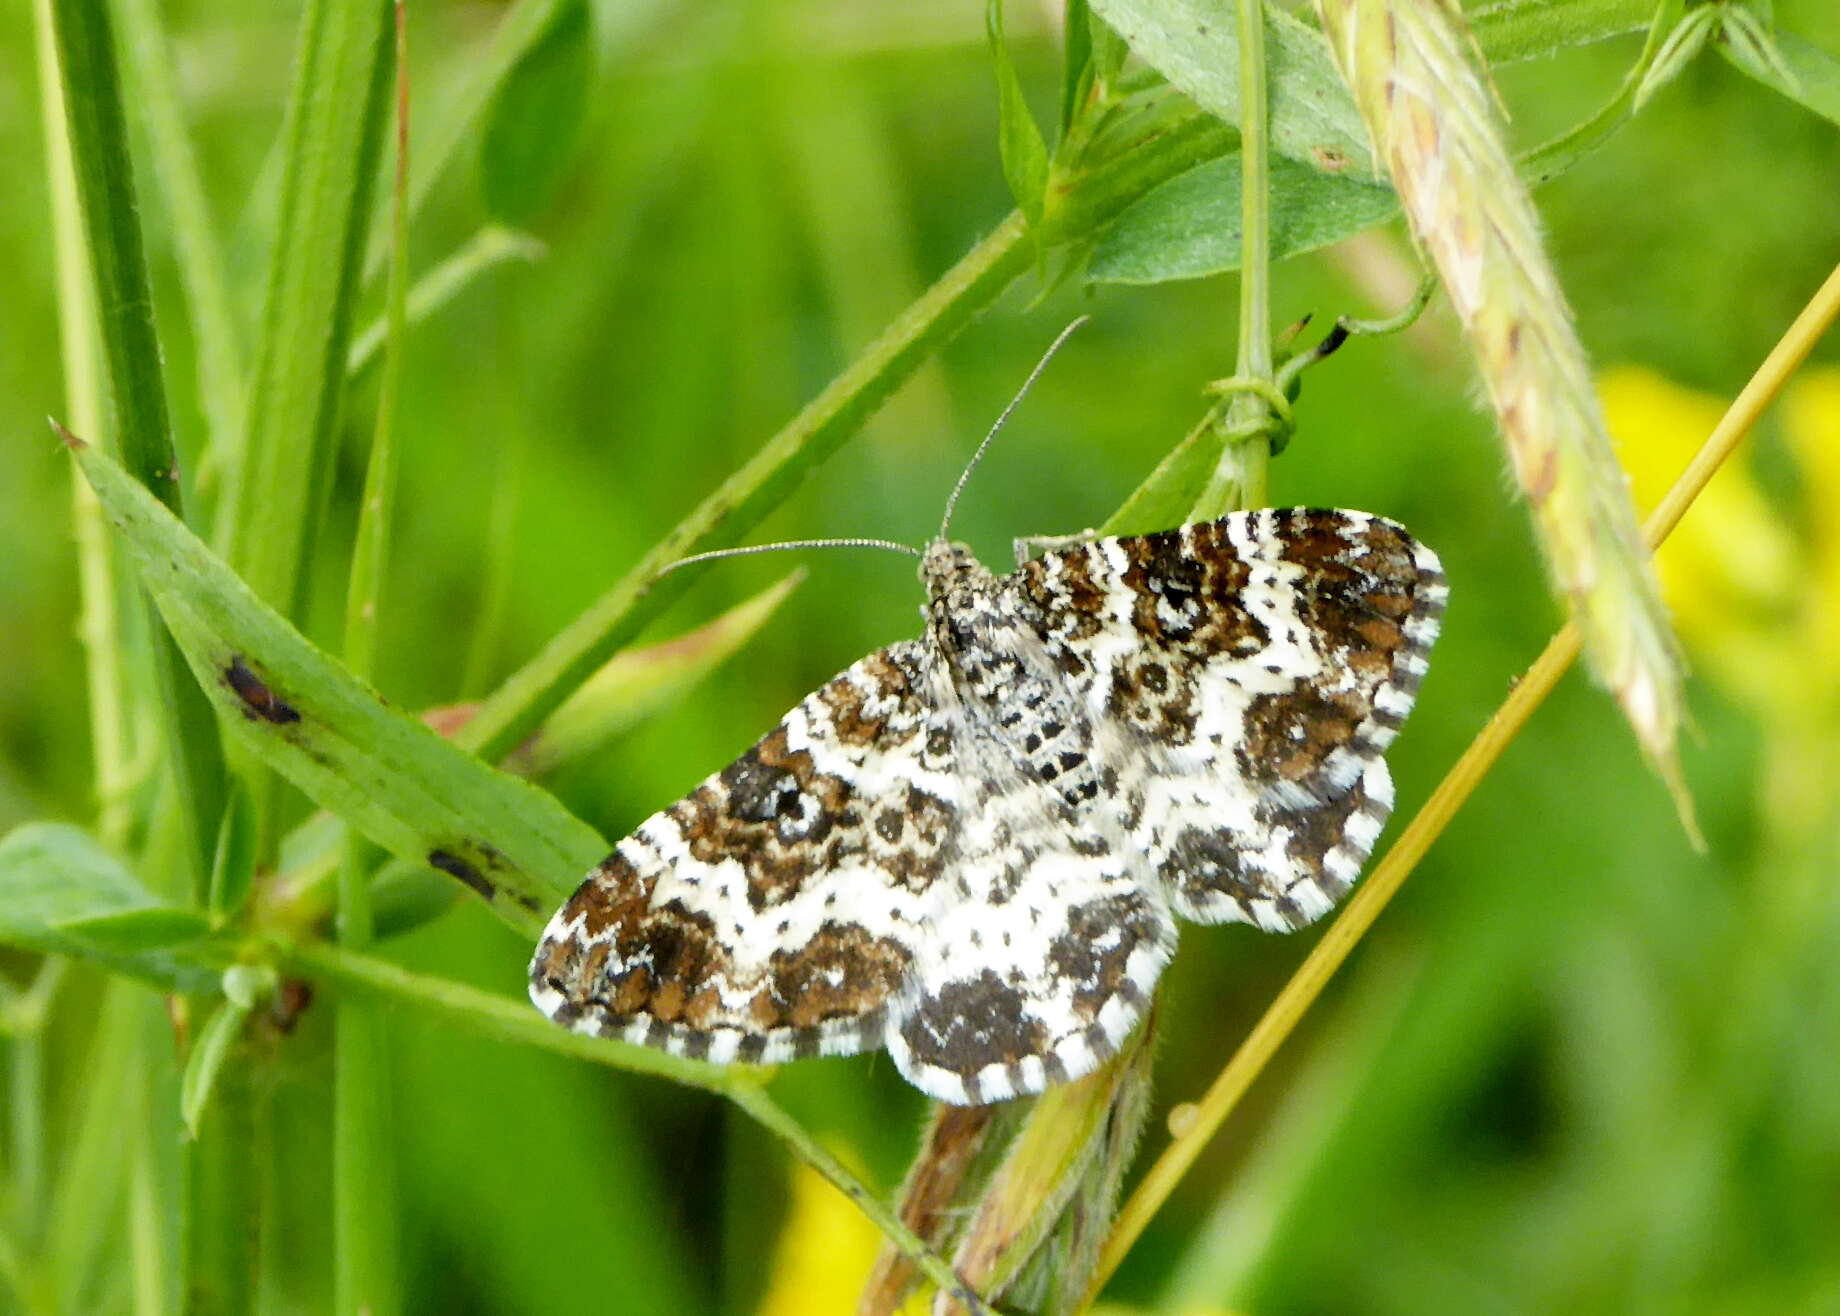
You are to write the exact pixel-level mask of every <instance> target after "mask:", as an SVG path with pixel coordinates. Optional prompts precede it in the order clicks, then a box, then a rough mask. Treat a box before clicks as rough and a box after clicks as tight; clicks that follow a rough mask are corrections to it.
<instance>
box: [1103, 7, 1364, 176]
mask: <svg viewBox="0 0 1840 1316" xmlns="http://www.w3.org/2000/svg"><path fill="white" fill-rule="evenodd" d="M1092 6H1093V10H1094V12H1096V13H1097V14H1098V15H1099V16H1100V17H1101V18H1103V19H1104V20H1105V21H1106V22H1107V23H1109V24H1110V25H1111V26H1112V27H1113V28H1115V29H1116V30H1117V32H1118V34H1119V35H1120V36H1122V37H1123V38H1124V39H1125V41H1126V42H1127V43H1128V44H1129V45H1130V47H1131V49H1132V50H1133V51H1135V52H1136V53H1137V55H1138V57H1139V58H1141V59H1142V60H1144V62H1145V63H1147V64H1149V65H1151V66H1152V67H1153V68H1155V69H1156V70H1157V71H1158V72H1160V73H1161V74H1162V75H1163V76H1164V77H1166V78H1168V79H1169V80H1170V82H1172V83H1174V84H1175V85H1176V86H1177V87H1179V88H1181V89H1182V90H1183V91H1185V92H1187V93H1188V94H1189V96H1191V97H1193V98H1194V100H1195V102H1196V103H1197V104H1199V105H1200V106H1201V107H1202V108H1203V109H1205V110H1207V111H1209V112H1210V113H1212V114H1214V115H1215V116H1217V117H1218V118H1220V119H1222V120H1224V121H1225V122H1227V123H1230V124H1234V125H1237V124H1238V123H1239V118H1240V115H1239V25H1238V23H1237V22H1236V21H1235V18H1234V5H1233V0H1092ZM1265 56H1266V66H1267V77H1268V85H1269V89H1270V102H1271V118H1270V132H1271V149H1272V151H1273V152H1274V153H1275V154H1277V155H1281V156H1285V157H1288V158H1289V159H1292V160H1296V161H1299V162H1301V163H1303V164H1305V165H1313V166H1316V167H1319V168H1320V167H1325V166H1327V167H1328V168H1330V169H1332V170H1334V171H1337V172H1341V173H1344V174H1347V175H1351V176H1354V177H1357V178H1362V179H1367V180H1370V181H1371V180H1373V179H1374V178H1375V177H1376V175H1375V172H1374V161H1373V152H1372V150H1371V149H1370V148H1369V146H1368V141H1367V130H1366V128H1365V127H1363V126H1362V123H1361V115H1360V113H1359V111H1357V110H1356V109H1355V106H1354V100H1353V98H1352V97H1351V96H1350V95H1349V94H1348V89H1347V87H1345V86H1344V85H1343V83H1342V80H1341V77H1340V76H1339V75H1338V74H1337V73H1336V71H1335V64H1334V62H1333V61H1332V60H1331V59H1330V57H1329V50H1328V47H1327V46H1325V45H1324V44H1323V40H1322V37H1321V35H1320V34H1318V33H1317V32H1316V31H1315V30H1314V29H1313V28H1311V27H1309V26H1308V25H1307V24H1305V23H1303V22H1302V21H1300V20H1298V19H1295V18H1292V17H1291V16H1290V15H1288V14H1286V13H1284V12H1282V11H1280V10H1276V9H1270V8H1267V9H1266V10H1265Z"/></svg>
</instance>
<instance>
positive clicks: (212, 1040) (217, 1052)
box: [179, 997, 249, 1138]
mask: <svg viewBox="0 0 1840 1316" xmlns="http://www.w3.org/2000/svg"><path fill="white" fill-rule="evenodd" d="M248 1018H249V1006H247V1005H244V1004H240V1003H238V1002H236V1001H233V1000H230V999H229V998H228V997H226V998H225V999H224V1002H223V1004H222V1005H220V1006H218V1007H217V1009H216V1010H215V1011H213V1012H212V1014H211V1017H210V1019H209V1020H207V1021H206V1023H205V1026H204V1027H203V1028H201V1029H200V1030H199V1032H198V1041H197V1042H196V1044H194V1045H193V1047H192V1054H191V1055H190V1056H189V1057H187V1059H186V1062H185V1072H184V1073H183V1074H181V1075H180V1076H179V1117H180V1118H181V1119H183V1120H184V1121H185V1131H186V1133H187V1135H189V1136H190V1137H193V1138H196V1137H197V1136H198V1126H199V1125H200V1124H201V1123H203V1121H204V1113H205V1110H206V1108H207V1107H209V1105H210V1104H211V1093H212V1092H213V1091H215V1090H216V1087H217V1076H218V1074H220V1073H222V1072H223V1068H224V1060H225V1058H226V1057H228V1056H229V1054H230V1048H231V1047H232V1046H233V1045H234V1044H235V1042H236V1039H237V1038H238V1037H239V1036H240V1035H241V1034H242V1031H243V1023H244V1021H246V1020H247V1019H248Z"/></svg>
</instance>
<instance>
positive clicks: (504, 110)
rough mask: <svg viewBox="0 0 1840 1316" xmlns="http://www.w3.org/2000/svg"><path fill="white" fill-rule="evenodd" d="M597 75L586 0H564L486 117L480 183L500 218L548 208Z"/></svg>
mask: <svg viewBox="0 0 1840 1316" xmlns="http://www.w3.org/2000/svg"><path fill="white" fill-rule="evenodd" d="M593 80H594V22H593V18H592V15H591V14H590V12H589V9H588V4H587V0H566V2H565V3H564V4H563V5H562V6H561V7H560V8H559V9H558V10H557V11H556V13H555V14H554V15H553V17H552V18H551V20H550V23H549V26H548V28H547V29H545V31H544V33H543V35H542V36H541V37H539V38H538V39H537V41H536V42H535V44H533V45H532V46H531V47H530V48H529V49H528V50H526V51H525V52H524V53H523V56H522V57H521V58H520V59H519V60H518V62H517V63H516V64H515V65H514V66H513V67H512V69H511V72H510V74H509V75H508V76H507V77H506V78H505V81H504V83H503V85H501V86H500V87H499V89H498V94H497V96H496V97H494V98H493V101H492V108H491V110H490V111H489V113H488V115H487V118H486V125H485V134H484V138H483V140H482V141H481V143H480V151H479V168H480V183H481V188H482V190H483V192H484V194H485V203H486V209H487V210H489V211H491V212H492V214H493V216H494V217H496V218H497V219H499V220H501V221H503V222H505V223H507V224H513V225H516V224H522V223H524V222H525V221H527V220H528V219H529V218H530V217H531V216H532V215H534V214H536V213H537V212H538V211H539V210H541V209H542V208H543V206H544V203H545V202H546V201H548V199H549V197H550V194H551V193H552V192H554V191H555V188H556V184H557V182H558V181H559V180H560V179H561V177H562V174H563V171H564V169H565V168H566V167H567V165H568V162H569V154H570V151H571V150H572V148H573V147H574V145H575V138H576V135H577V132H578V131H579V129H580V127H581V121H582V116H583V114H584V112H585V111H586V109H587V106H588V91H589V87H590V86H591V84H592V83H593Z"/></svg>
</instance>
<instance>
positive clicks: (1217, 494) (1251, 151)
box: [1195, 0, 1277, 520]
mask: <svg viewBox="0 0 1840 1316" xmlns="http://www.w3.org/2000/svg"><path fill="white" fill-rule="evenodd" d="M1238 17H1239V80H1240V100H1239V103H1240V124H1239V131H1240V178H1241V184H1240V251H1241V256H1240V273H1239V352H1238V360H1237V364H1236V368H1235V371H1234V378H1233V379H1232V380H1230V381H1226V382H1225V383H1223V385H1222V388H1223V389H1225V390H1228V395H1227V400H1226V408H1225V412H1224V416H1223V417H1222V421H1221V424H1222V426H1223V428H1224V429H1225V432H1226V444H1225V446H1224V447H1223V448H1222V449H1221V451H1220V460H1219V463H1218V464H1217V465H1216V466H1215V468H1214V476H1213V478H1212V479H1211V480H1210V481H1209V482H1208V487H1207V489H1206V491H1205V492H1204V493H1203V494H1202V496H1201V502H1200V504H1199V505H1198V506H1197V508H1196V513H1195V514H1196V516H1198V517H1204V518H1207V519H1210V520H1211V519H1213V518H1214V517H1218V516H1222V515H1224V514H1225V513H1227V512H1234V511H1241V510H1244V509H1245V508H1249V507H1263V506H1265V505H1266V504H1267V503H1268V502H1269V501H1270V494H1269V492H1268V489H1269V479H1268V474H1269V468H1270V465H1271V448H1272V438H1271V436H1272V433H1273V430H1272V427H1273V425H1274V423H1276V420H1277V416H1276V413H1275V412H1274V409H1273V404H1272V403H1271V402H1270V401H1269V400H1268V399H1267V397H1266V396H1265V395H1264V394H1262V393H1261V392H1259V391H1257V390H1256V389H1254V388H1251V387H1248V386H1247V385H1248V384H1250V383H1253V382H1257V383H1263V384H1266V385H1270V384H1271V382H1272V359H1271V168H1270V159H1269V150H1270V143H1269V141H1268V133H1267V120H1268V116H1269V105H1268V104H1267V95H1266V86H1265V10H1264V5H1263V3H1262V0H1238Z"/></svg>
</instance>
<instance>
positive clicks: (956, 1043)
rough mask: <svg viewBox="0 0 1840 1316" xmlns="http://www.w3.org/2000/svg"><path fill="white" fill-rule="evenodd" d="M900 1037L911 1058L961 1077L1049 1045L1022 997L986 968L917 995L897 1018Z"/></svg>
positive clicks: (1036, 1052) (1044, 1030)
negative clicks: (903, 1015)
mask: <svg viewBox="0 0 1840 1316" xmlns="http://www.w3.org/2000/svg"><path fill="white" fill-rule="evenodd" d="M901 1036H902V1039H903V1040H904V1041H905V1042H906V1043H907V1045H908V1047H909V1048H910V1050H911V1051H912V1052H913V1056H914V1059H915V1060H916V1061H918V1062H920V1063H921V1064H929V1065H937V1066H939V1067H940V1068H941V1069H944V1070H947V1071H949V1072H951V1073H954V1074H957V1075H960V1076H961V1077H964V1078H969V1077H970V1076H972V1075H973V1074H976V1073H977V1072H978V1071H979V1070H980V1069H983V1068H984V1067H985V1066H986V1065H993V1064H1015V1063H1016V1062H1017V1061H1019V1060H1021V1059H1022V1058H1023V1057H1025V1056H1038V1055H1043V1054H1045V1053H1046V1052H1047V1050H1048V1047H1049V1045H1050V1044H1051V1039H1050V1038H1049V1037H1048V1030H1047V1028H1046V1026H1045V1025H1043V1023H1042V1022H1041V1020H1039V1019H1037V1018H1036V1017H1035V1016H1034V1015H1032V1014H1030V1013H1029V1010H1028V999H1027V997H1025V996H1024V995H1023V993H1022V992H1020V991H1019V990H1017V989H1016V988H1015V987H1012V986H1010V985H1009V984H1008V983H1006V982H1004V981H1003V980H1002V979H1001V978H999V977H998V976H997V975H996V974H995V973H993V972H992V971H991V970H989V969H985V970H984V971H983V972H981V973H979V974H978V975H977V976H976V977H973V978H964V979H960V980H958V981H955V982H948V983H944V984H942V985H941V986H940V988H939V990H938V991H937V992H935V993H934V994H933V995H931V996H927V997H923V998H922V999H921V1000H920V1002H919V1003H918V1004H917V1005H916V1006H915V1007H914V1009H913V1011H912V1013H910V1014H909V1015H908V1016H907V1017H906V1018H905V1019H903V1020H902V1021H901Z"/></svg>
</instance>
